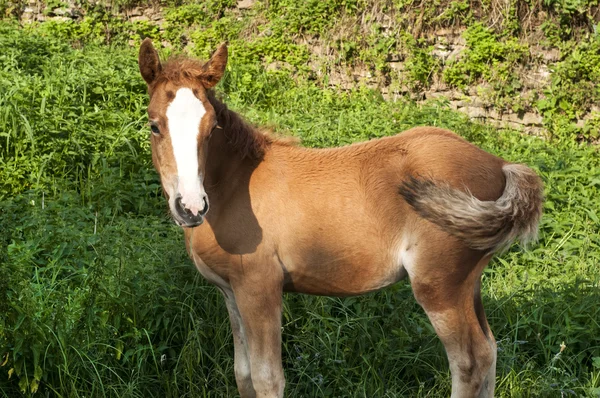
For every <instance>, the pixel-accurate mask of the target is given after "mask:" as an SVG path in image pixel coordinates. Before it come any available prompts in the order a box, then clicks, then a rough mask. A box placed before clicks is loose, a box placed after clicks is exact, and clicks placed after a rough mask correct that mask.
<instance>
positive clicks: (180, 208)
mask: <svg viewBox="0 0 600 398" xmlns="http://www.w3.org/2000/svg"><path fill="white" fill-rule="evenodd" d="M175 208H176V209H177V211H179V212H180V213H185V212H186V210H185V207H184V206H183V203H182V202H181V196H179V195H178V196H177V197H176V198H175Z"/></svg>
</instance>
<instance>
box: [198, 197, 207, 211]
mask: <svg viewBox="0 0 600 398" xmlns="http://www.w3.org/2000/svg"><path fill="white" fill-rule="evenodd" d="M202 203H203V208H202V210H200V213H199V214H200V215H201V216H204V215H205V214H206V213H208V196H204V197H203V198H202Z"/></svg>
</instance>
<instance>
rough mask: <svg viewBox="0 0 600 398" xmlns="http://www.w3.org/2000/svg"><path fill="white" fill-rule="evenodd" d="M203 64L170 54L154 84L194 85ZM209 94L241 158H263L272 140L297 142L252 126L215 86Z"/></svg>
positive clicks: (229, 138)
mask: <svg viewBox="0 0 600 398" xmlns="http://www.w3.org/2000/svg"><path fill="white" fill-rule="evenodd" d="M203 66H204V64H203V63H202V62H200V61H197V60H195V59H191V58H188V57H185V56H175V57H171V58H170V59H169V60H168V61H167V62H165V63H163V64H162V70H161V73H160V74H159V76H158V77H157V79H156V81H155V82H154V83H153V84H158V83H159V82H165V81H170V82H172V83H174V84H177V85H190V86H193V85H194V84H198V80H199V79H200V78H201V75H202V74H203V73H204V69H203ZM206 94H207V97H208V100H209V102H210V104H211V105H212V106H213V108H214V109H215V113H216V114H217V122H218V123H219V126H220V127H222V128H223V130H222V131H223V134H224V135H225V138H226V139H227V142H228V143H229V144H230V145H231V147H232V148H233V149H234V150H235V151H237V152H238V153H239V154H240V155H241V156H242V158H250V159H252V160H256V161H260V160H262V159H263V157H264V156H265V153H266V151H267V150H268V148H269V147H270V146H271V145H272V144H276V145H284V146H293V145H296V144H297V140H295V139H290V138H283V139H281V138H275V137H274V135H273V134H271V133H269V132H268V131H263V130H260V129H257V128H255V127H253V126H252V125H250V124H249V123H247V122H246V121H245V120H244V119H243V118H242V117H241V116H240V115H238V114H237V113H236V112H234V111H232V110H230V109H229V108H228V107H227V105H225V104H224V103H223V102H221V101H220V100H219V99H218V98H217V97H216V94H215V92H214V90H206Z"/></svg>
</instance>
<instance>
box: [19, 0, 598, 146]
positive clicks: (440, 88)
mask: <svg viewBox="0 0 600 398" xmlns="http://www.w3.org/2000/svg"><path fill="white" fill-rule="evenodd" d="M255 1H256V0H240V1H239V2H238V4H237V9H238V12H240V13H244V12H246V11H247V10H249V9H251V8H252V7H253V5H254V3H255ZM94 2H96V4H97V5H98V6H102V7H106V9H107V10H109V11H110V12H111V13H113V14H115V15H118V16H120V17H122V18H125V19H127V20H130V21H132V22H135V21H151V22H155V23H157V24H158V26H159V27H160V26H161V25H162V22H163V21H164V19H163V13H162V10H161V9H160V8H159V7H155V6H146V7H134V8H129V9H122V10H119V9H117V8H115V7H112V5H111V3H110V1H109V2H107V1H102V0H89V1H88V3H91V4H94ZM66 4H67V6H66V7H57V8H53V9H48V8H47V7H46V6H45V4H44V2H42V1H38V0H29V2H28V3H27V4H26V6H25V7H24V8H23V9H22V13H21V17H20V18H21V20H22V21H23V22H32V21H39V22H43V21H48V20H55V21H68V20H75V21H77V20H80V19H82V18H83V17H84V16H85V14H86V11H85V9H83V8H81V7H80V6H78V5H77V4H76V2H75V1H73V0H69V1H68V3H66ZM420 34H421V35H422V36H423V35H426V36H427V37H428V39H429V41H430V42H432V43H434V47H433V48H434V49H433V51H432V55H433V56H434V57H436V58H437V59H438V60H439V61H440V63H441V64H442V65H444V64H446V63H447V62H449V61H452V60H453V59H456V58H458V57H460V56H461V53H462V52H463V51H464V50H465V48H466V44H465V41H464V39H463V38H462V36H461V34H462V31H461V30H460V29H453V30H449V29H441V30H438V31H436V32H426V33H423V32H420ZM305 40H306V41H305V43H304V44H306V45H307V46H308V48H309V49H310V51H311V53H312V55H313V57H314V59H313V60H311V63H310V66H311V67H312V68H313V70H315V72H316V74H317V75H323V73H326V74H327V75H328V80H327V81H328V84H329V85H330V86H334V87H337V88H340V89H351V88H355V87H357V85H360V84H363V85H367V86H369V87H372V88H376V89H378V90H379V91H380V92H381V93H382V94H383V95H384V96H385V97H386V98H388V99H391V100H393V99H396V98H399V97H407V96H408V97H411V98H413V99H415V100H417V101H431V100H437V101H441V102H443V103H445V104H447V105H449V106H450V107H452V108H453V109H456V110H458V111H460V112H462V113H464V114H466V115H468V116H469V117H470V118H471V119H477V120H481V121H485V122H486V123H490V124H493V125H496V126H499V127H509V128H514V129H520V130H523V131H525V132H527V133H529V134H535V135H543V133H544V129H543V118H542V116H541V115H540V114H539V113H537V112H536V111H534V110H529V111H527V112H521V113H514V112H500V111H498V110H497V108H495V107H494V106H493V104H492V102H491V101H490V99H489V98H486V95H485V93H486V89H488V87H486V86H485V85H478V86H472V87H469V88H468V89H466V90H464V91H463V90H456V89H452V88H450V87H448V86H446V85H445V84H444V83H443V81H442V79H441V78H439V77H434V79H433V80H434V82H433V84H432V86H431V87H430V88H428V89H427V90H426V91H418V90H417V91H415V90H414V89H412V90H411V89H410V88H409V87H408V86H406V85H400V86H399V87H397V85H393V84H392V85H390V84H389V82H390V78H389V76H382V75H376V74H374V73H372V72H371V71H370V70H369V69H368V68H366V67H364V66H362V67H353V68H349V67H340V66H333V65H330V64H331V62H329V65H328V66H327V67H323V66H324V65H325V64H327V63H328V59H330V58H331V51H330V47H329V46H328V45H327V44H326V43H322V42H321V41H319V40H318V39H310V38H309V39H305ZM163 44H165V45H169V44H168V43H163ZM531 51H532V58H534V59H536V60H537V62H536V63H535V65H531V68H530V70H527V71H521V73H522V77H523V79H522V80H523V88H522V91H521V92H520V93H519V94H518V95H519V96H520V97H523V98H526V97H527V96H535V95H539V94H540V93H541V92H542V91H543V88H544V87H548V86H549V85H550V72H549V69H548V65H549V64H550V63H552V62H556V61H557V60H558V59H559V56H560V54H559V53H558V50H556V49H550V50H545V49H542V48H537V47H533V48H532V49H531ZM387 65H388V66H389V70H390V73H391V74H395V75H396V76H401V75H402V71H403V70H404V69H405V65H404V60H403V59H402V57H401V56H399V55H397V54H390V55H389V56H388V60H387ZM281 66H282V65H280V64H279V63H277V62H275V63H273V64H270V65H267V68H268V69H277V68H280V67H281ZM324 70H326V72H323V71H324ZM487 91H488V92H489V90H487ZM594 112H595V113H597V112H600V108H597V107H596V108H595V109H594V110H593V112H591V113H594ZM587 118H589V116H588V117H585V118H583V119H581V120H579V121H578V122H577V124H578V125H579V126H583V124H584V123H585V121H586V119H587Z"/></svg>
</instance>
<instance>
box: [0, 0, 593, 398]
mask: <svg viewBox="0 0 600 398" xmlns="http://www.w3.org/2000/svg"><path fill="white" fill-rule="evenodd" d="M576 3H581V4H579V5H577V7H575V8H573V10H574V11H573V12H570V13H569V12H567V11H565V10H569V9H570V8H568V7H572V2H544V4H543V6H544V7H546V9H548V10H554V11H552V12H556V14H557V15H560V21H559V22H560V23H558V24H557V25H556V26H557V28H556V29H558V30H560V31H561V34H560V35H558V36H557V37H558V39H557V40H561V42H564V43H566V42H567V41H571V40H577V45H576V46H573V47H571V50H565V53H564V54H565V55H564V57H563V59H562V60H561V61H560V62H558V63H557V64H556V65H555V71H554V72H553V85H552V88H551V89H549V90H552V91H548V93H545V96H544V98H541V99H539V101H537V102H536V103H535V104H534V106H538V107H540V109H542V110H543V111H544V112H545V113H546V112H548V113H547V121H546V123H547V124H548V127H550V128H551V132H552V133H553V136H554V137H553V138H552V139H550V140H549V141H544V140H541V139H539V138H535V137H527V136H522V135H520V134H518V133H516V132H512V131H498V130H496V129H494V128H491V127H489V126H483V125H478V124H474V123H471V122H469V121H468V120H467V118H466V117H465V116H463V115H460V114H457V113H455V112H452V111H450V110H448V109H447V107H445V103H444V102H443V101H442V102H432V103H429V104H426V105H421V106H417V105H415V104H414V103H412V102H410V101H407V100H403V99H400V100H398V101H394V102H392V101H384V100H383V98H382V97H381V95H380V94H379V93H378V92H377V91H374V90H369V89H366V88H361V87H358V88H356V89H354V90H350V91H349V92H341V91H339V90H336V89H333V88H324V87H323V86H324V83H323V80H320V79H321V78H320V77H319V76H318V75H316V74H315V72H314V71H313V70H311V69H309V68H308V67H307V62H309V61H311V60H314V58H313V54H311V53H310V51H309V47H308V46H307V45H306V43H304V42H303V41H302V40H297V39H298V38H299V37H308V36H310V35H317V36H318V35H322V36H324V37H325V36H327V35H331V34H333V33H331V32H337V33H339V37H346V36H343V35H344V34H348V35H354V34H355V35H358V34H359V33H360V31H361V30H360V29H361V28H358V30H357V31H352V30H351V31H349V32H341V30H340V29H338V30H337V31H336V24H337V23H338V18H337V17H336V18H334V16H336V15H337V16H339V19H343V18H348V19H352V18H358V16H359V15H360V16H364V17H365V18H366V16H365V15H366V14H368V13H366V12H365V11H364V10H365V8H366V7H367V6H369V5H370V6H373V4H372V3H370V2H367V1H360V0H359V1H331V2H305V3H303V4H304V5H303V6H301V7H293V4H297V3H296V2H292V1H291V0H287V1H284V0H282V1H271V2H269V8H268V9H264V8H262V7H265V5H264V4H263V3H257V5H256V8H255V9H253V10H252V11H250V13H251V14H250V16H243V15H237V14H236V11H235V10H233V9H232V8H231V5H232V2H231V1H222V0H221V1H218V0H214V1H210V2H202V3H198V4H186V5H183V6H180V7H176V8H169V9H168V10H167V11H166V14H165V18H166V22H165V24H164V26H163V30H160V29H158V28H157V26H155V24H154V23H153V22H151V21H146V22H143V21H142V22H136V23H131V22H127V21H124V20H122V19H118V18H109V16H108V14H107V13H106V12H105V11H103V10H102V9H98V8H90V12H89V13H88V14H87V15H86V17H85V18H84V19H83V20H82V21H81V22H78V23H75V22H65V23H63V22H45V23H41V24H33V25H27V26H26V27H24V28H19V27H18V26H17V25H16V24H14V23H10V22H2V23H0V93H2V94H1V95H0V275H2V278H0V295H1V296H0V392H1V393H2V395H3V396H8V397H13V396H59V397H83V396H86V397H90V396H91V397H96V396H108V397H164V396H167V397H180V396H185V395H187V396H207V397H223V396H236V388H235V381H234V376H233V347H232V341H231V335H230V330H229V324H228V319H227V311H226V309H225V306H224V304H223V300H222V298H221V297H220V294H219V293H218V292H217V290H216V289H215V288H213V287H212V286H210V285H208V284H207V283H206V282H204V281H203V280H202V278H201V277H200V276H199V275H198V273H197V272H196V271H195V269H194V267H193V265H192V264H191V262H190V260H189V259H188V258H187V256H186V254H185V250H184V244H183V241H182V239H181V238H182V236H181V235H182V234H181V231H180V230H179V229H178V228H176V227H175V226H174V225H173V224H172V222H170V220H169V218H168V216H167V212H166V204H165V201H164V199H163V197H162V193H161V189H160V184H159V181H158V178H157V176H156V174H155V172H154V171H153V169H152V166H151V162H150V155H149V143H148V134H149V133H148V129H147V127H146V126H145V123H146V116H145V106H146V104H147V95H146V88H145V85H144V83H143V81H142V79H141V78H140V76H139V74H138V70H137V64H136V59H137V43H138V42H139V40H140V38H141V37H145V36H151V37H154V38H156V39H162V40H167V41H169V42H170V43H171V44H172V45H173V47H174V49H165V50H164V51H163V55H167V54H168V53H170V52H173V51H179V50H181V49H183V48H186V49H187V50H189V51H190V52H191V53H194V54H197V55H200V56H203V57H205V56H207V55H208V54H209V52H210V51H212V50H213V49H214V47H215V46H216V44H218V43H220V42H221V41H224V40H229V42H230V48H231V57H230V64H229V66H228V69H227V74H226V76H225V78H224V79H223V81H222V83H221V84H220V85H219V86H218V90H219V91H220V92H221V93H222V95H223V97H224V99H225V101H226V102H227V103H228V104H229V105H230V107H231V108H233V109H236V110H238V111H239V112H240V113H242V114H243V115H245V117H246V118H247V119H249V120H250V121H252V122H253V123H256V124H265V125H270V126H273V127H274V128H276V129H277V130H278V131H280V132H282V133H286V134H293V135H296V136H298V137H300V138H301V139H302V142H303V145H306V146H310V147H327V146H337V145H344V144H348V143H352V142H356V141H361V140H366V139H370V138H376V137H381V136H386V135H391V134H395V133H397V132H400V131H402V130H404V129H407V128H409V127H412V126H416V125H436V126H442V127H446V128H449V129H452V130H454V131H456V132H457V133H459V134H461V135H463V136H464V137H466V138H467V139H469V140H470V141H472V142H474V143H476V144H477V145H479V146H481V147H483V148H484V149H486V150H488V151H490V152H492V153H495V154H497V155H499V156H503V157H505V158H506V159H508V160H510V161H514V162H524V163H527V164H529V165H531V166H532V167H534V168H535V169H536V170H538V171H539V173H540V175H541V176H542V178H543V179H544V182H545V185H546V196H547V200H546V204H545V216H544V218H543V221H542V225H541V231H540V241H539V242H538V243H537V244H535V245H533V246H532V248H531V250H529V251H524V250H522V249H521V248H520V247H518V246H515V247H513V248H512V249H511V250H510V251H509V252H508V253H506V254H504V255H502V256H501V257H498V258H496V259H495V260H494V261H493V263H492V264H491V266H490V267H489V268H488V269H487V270H486V273H485V276H484V286H483V291H484V303H485V305H486V308H487V313H488V317H489V320H490V323H491V326H492V329H493V331H494V333H495V335H496V338H497V340H498V346H499V355H498V376H497V382H498V390H497V396H499V397H548V396H583V397H596V396H598V395H600V340H599V338H598V336H600V307H599V306H598V303H599V302H600V267H599V266H598V265H599V264H598V261H599V260H598V259H599V258H600V243H599V241H598V234H599V230H600V219H599V217H600V214H599V210H598V209H599V208H600V206H599V204H600V201H599V200H600V199H598V198H600V192H599V191H600V156H598V150H597V147H593V146H590V145H588V144H585V143H578V142H577V140H575V139H573V134H578V135H579V134H587V135H585V136H584V138H589V137H593V134H594V131H597V130H594V129H593V128H590V129H589V130H588V132H587V133H585V131H583V130H582V129H575V128H574V127H573V126H572V123H571V122H572V120H573V118H574V117H575V116H577V115H578V113H577V112H583V110H585V109H588V108H590V107H591V106H592V105H593V104H594V102H596V103H597V96H598V95H600V94H599V93H598V91H597V90H598V88H597V87H596V86H595V85H590V82H597V81H598V68H599V66H598V65H599V63H598V58H597V53H598V38H597V36H594V35H591V34H590V35H589V37H587V38H586V37H585V35H583V34H582V33H581V29H580V28H579V27H580V26H582V25H584V22H586V21H587V20H586V19H585V18H587V14H586V13H585V12H580V11H581V9H582V8H581V7H584V8H585V7H587V6H589V5H590V4H589V3H588V2H585V3H584V2H576ZM11 4H13V3H11V2H2V3H0V10H3V11H7V12H6V14H5V15H9V14H11V13H13V12H14V10H12V9H11V10H12V11H11V10H9V7H8V6H10V5H11ZM130 4H131V3H130V2H127V1H122V2H119V3H118V5H120V6H127V5H130ZM164 4H167V5H171V4H176V3H175V2H173V3H164ZM465 4H466V3H465V2H462V1H455V2H451V4H450V6H448V7H446V8H444V7H443V6H442V5H436V6H431V8H427V7H426V8H425V9H424V10H423V15H424V16H423V17H422V18H423V19H422V22H421V25H422V26H423V29H424V28H425V27H427V26H428V24H433V23H434V22H433V21H434V19H435V18H434V16H436V15H437V16H438V17H439V19H436V20H435V21H437V22H436V23H437V24H441V25H444V24H469V25H470V26H471V27H470V28H469V30H468V31H467V32H468V33H465V37H466V39H467V52H466V53H465V56H464V57H463V58H460V59H458V60H457V61H456V62H455V63H454V64H452V65H451V66H450V67H451V68H454V69H456V70H461V71H462V72H460V73H455V74H454V75H451V76H452V79H454V80H452V81H453V82H455V84H456V85H460V84H462V83H461V82H465V84H466V83H468V82H470V81H471V80H472V81H475V80H499V79H504V78H506V79H508V80H506V82H507V83H506V84H508V85H510V84H513V83H512V82H513V80H511V79H512V76H511V73H510V70H512V69H511V68H513V67H514V65H516V64H518V65H521V64H522V61H523V59H529V58H528V54H529V49H528V47H527V46H525V45H523V44H521V43H520V42H517V41H515V40H514V39H512V38H511V37H509V36H508V35H503V33H501V32H495V31H493V30H491V29H490V28H489V26H486V25H485V24H483V25H482V24H477V23H475V21H474V20H475V16H474V15H475V14H474V10H476V8H473V7H471V8H469V7H466V6H465ZM486 4H487V3H486ZM515 4H521V3H515ZM527 4H529V3H527ZM7 5H8V6H7ZM375 5H377V6H378V7H380V8H379V9H377V10H375V11H377V12H381V13H389V14H390V15H391V16H392V17H393V18H396V19H397V20H398V21H399V22H397V23H398V24H399V25H398V26H405V25H404V24H407V25H406V26H408V24H409V23H413V24H414V22H415V21H414V20H411V18H413V16H414V13H413V14H411V13H410V12H408V11H411V10H412V11H414V8H415V7H416V5H413V4H412V2H410V1H395V2H393V3H391V2H390V3H389V4H388V3H385V2H382V3H377V4H375ZM435 7H438V8H435ZM371 10H373V8H372V7H371ZM375 11H374V12H375ZM400 11H407V12H406V13H404V14H402V13H400ZM282 13H285V14H286V15H288V16H289V21H290V24H289V25H286V24H285V21H283V20H282V19H281V18H279V17H280V16H281V15H282ZM11 15H12V14H11ZM553 15H554V14H553ZM428 16H429V17H428ZM309 17H310V18H309ZM258 18H264V20H263V22H265V23H261V24H256V23H254V22H255V20H256V19H258ZM428 18H430V19H428ZM563 19H564V21H563ZM514 20H515V17H514V16H511V15H508V16H507V17H506V18H505V19H503V21H504V22H503V25H502V26H513V28H511V29H512V30H510V29H509V30H507V32H508V31H510V32H512V31H513V30H514V23H513V24H512V25H511V23H510V22H511V21H514ZM253 21H254V22H253ZM582 21H583V22H582ZM484 22H485V21H484ZM253 23H254V24H253ZM566 26H569V27H570V29H571V30H570V31H569V32H566V31H565V29H566V28H565V27H566ZM503 29H504V28H503ZM547 30H550V28H548V29H547ZM403 32H404V33H402V34H390V33H389V29H388V28H384V27H383V24H380V26H379V27H375V28H373V30H372V31H371V33H370V35H365V36H362V39H360V40H357V41H356V42H352V41H346V40H345V39H344V40H341V39H339V37H338V39H339V40H338V41H337V43H338V44H336V45H332V47H331V48H332V49H333V50H334V51H339V52H340V53H339V54H342V53H343V54H344V55H343V56H341V55H340V56H337V57H336V56H333V57H332V59H334V62H337V63H338V64H343V63H355V62H360V61H361V60H362V62H367V60H369V59H378V60H379V61H378V62H380V61H381V60H383V59H384V57H385V56H387V54H386V52H387V51H388V49H390V48H399V49H400V52H401V53H402V54H403V56H405V57H406V60H407V62H408V65H409V66H407V70H408V73H409V75H410V76H411V77H410V79H411V80H410V81H411V82H412V83H411V84H412V87H414V88H415V89H421V88H422V87H426V86H427V85H428V84H430V83H431V79H432V77H433V76H434V75H435V74H436V73H438V72H439V67H440V65H439V64H438V63H436V60H435V59H433V58H432V57H431V55H430V50H429V49H428V46H429V45H430V44H429V43H428V42H427V39H426V38H421V39H414V38H413V37H412V36H411V35H410V34H408V33H407V32H406V31H403ZM303 35H304V36H303ZM328 37H329V36H328ZM347 37H350V36H347ZM356 37H358V36H356ZM553 37H554V36H553ZM130 40H133V41H134V44H136V45H134V46H129V45H128V43H129V41H130ZM363 40H364V41H363ZM334 42H335V40H334ZM365 43H370V44H369V46H366V45H365ZM565 45H566V44H565ZM339 54H338V55H339ZM365 54H369V56H365ZM517 54H520V56H517ZM357 60H358V61H357ZM273 62H279V63H282V64H283V68H281V69H276V68H265V66H267V65H269V64H271V63H273ZM483 64H485V65H487V67H486V68H481V65H483ZM327 68H328V67H324V69H323V70H322V72H324V73H325V75H326V72H327V71H328V69H327ZM374 70H375V71H376V72H377V73H385V72H386V70H385V63H383V62H381V63H380V67H374ZM450 70H452V69H450ZM323 79H325V77H323ZM461 79H463V80H461ZM497 89H498V90H500V89H501V87H500V86H498V88H497ZM511 95H512V94H511ZM553 98H556V102H552V101H553ZM543 101H546V102H543ZM511 106H512V105H511ZM569 106H570V108H569ZM596 126H597V125H596ZM283 328H284V346H283V349H284V366H285V369H286V377H287V380H288V384H287V390H286V393H287V396H290V397H313V396H314V397H339V396H351V397H365V396H368V397H395V396H418V397H432V396H434V397H437V396H440V397H441V396H448V395H449V391H450V380H449V372H448V371H447V360H446V359H445V354H444V351H443V348H442V346H441V344H440V343H439V341H438V340H437V337H436V336H435V333H434V331H433V330H432V328H431V326H430V324H429V322H428V321H427V318H426V316H425V315H424V313H423V311H422V310H421V309H420V308H419V306H418V305H417V304H416V302H415V301H414V299H413V297H412V295H411V291H410V285H409V283H408V282H406V281H405V282H401V283H399V284H397V285H395V286H393V287H390V288H388V289H385V290H384V291H381V292H379V293H376V294H370V295H367V296H364V297H355V298H346V299H337V298H323V297H311V296H298V295H287V296H286V306H285V309H284V323H283ZM563 343H564V346H565V348H561V344H563Z"/></svg>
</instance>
